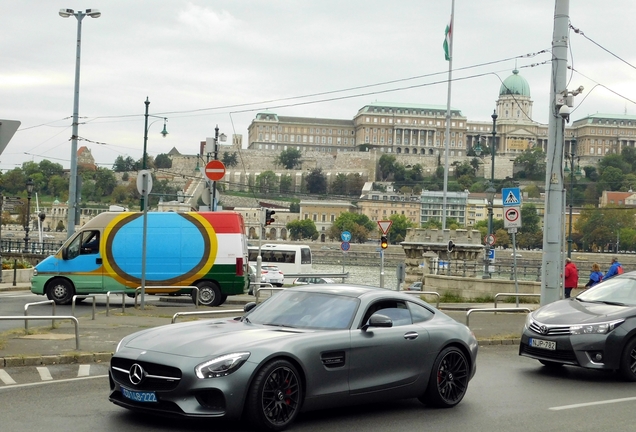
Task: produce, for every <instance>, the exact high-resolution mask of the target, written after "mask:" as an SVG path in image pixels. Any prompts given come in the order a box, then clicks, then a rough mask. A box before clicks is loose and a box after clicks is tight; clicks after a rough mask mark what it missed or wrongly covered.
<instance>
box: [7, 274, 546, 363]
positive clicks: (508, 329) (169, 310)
mask: <svg viewBox="0 0 636 432" xmlns="http://www.w3.org/2000/svg"><path fill="white" fill-rule="evenodd" d="M28 288H29V287H28V285H25V284H18V286H16V287H13V286H11V284H0V291H7V290H9V291H13V290H28ZM250 301H254V296H250V295H247V294H245V295H239V296H231V297H229V298H228V299H227V302H226V303H225V304H224V305H223V306H220V307H217V308H206V307H199V308H198V309H196V308H195V307H194V305H193V304H192V302H191V300H190V298H189V297H187V298H186V297H162V298H161V302H160V303H161V305H160V306H155V305H154V304H147V305H146V307H145V309H144V310H140V309H135V308H134V307H133V306H132V304H130V303H127V305H126V309H125V313H124V314H122V310H121V303H120V299H117V298H115V299H113V303H112V304H111V310H110V313H109V316H106V311H105V308H104V307H103V306H100V307H98V308H97V312H96V315H95V320H92V319H91V317H92V303H91V302H90V301H88V300H87V301H85V302H83V303H82V304H81V305H77V306H76V309H75V316H76V317H77V318H78V320H79V341H80V347H79V350H77V349H76V339H75V326H74V324H73V323H72V321H70V320H66V321H57V322H56V323H55V328H53V329H52V328H51V323H50V321H30V322H29V330H30V333H31V334H29V335H25V334H24V330H23V329H24V328H23V327H21V326H22V322H19V324H20V325H19V326H17V327H18V328H20V329H22V330H12V331H8V332H5V333H4V334H2V335H0V367H10V366H27V365H40V364H66V363H91V362H108V361H109V360H110V357H111V356H112V353H113V352H114V351H115V348H116V346H117V344H118V343H119V341H120V340H121V339H122V338H123V337H125V336H127V335H129V334H131V333H134V332H136V331H138V330H141V329H144V328H148V327H156V326H160V325H170V324H171V322H172V318H173V316H174V314H176V313H177V312H197V311H198V312H210V311H219V312H220V311H228V312H227V313H223V314H218V315H203V316H202V317H201V318H216V317H228V316H229V317H233V316H239V315H241V314H242V308H243V305H245V304H246V303H248V302H250ZM170 303H174V306H173V305H171V304H170ZM514 306H515V305H514V304H508V303H500V304H499V305H498V308H509V307H514ZM519 306H520V307H528V308H530V309H531V310H534V309H536V308H537V307H538V306H539V305H538V304H531V305H524V304H520V305H519ZM492 307H494V305H493V304H492V303H491V304H478V303H449V304H440V309H441V310H442V311H443V312H444V313H446V314H447V315H449V316H450V317H452V318H453V319H455V320H457V321H459V322H461V323H464V324H465V323H466V313H467V311H468V310H469V309H482V308H492ZM232 311H234V312H232ZM188 319H192V318H191V317H179V318H177V322H180V321H184V320H188ZM525 319H526V313H524V312H520V313H503V312H500V313H497V314H496V315H495V314H494V313H492V312H484V313H471V315H470V328H471V330H472V331H473V332H474V334H475V336H476V337H477V339H478V340H479V344H480V345H493V344H509V345H513V344H518V343H519V338H520V335H521V331H522V329H523V324H524V322H525Z"/></svg>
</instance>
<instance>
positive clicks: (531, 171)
mask: <svg viewBox="0 0 636 432" xmlns="http://www.w3.org/2000/svg"><path fill="white" fill-rule="evenodd" d="M515 165H521V166H522V167H523V176H521V173H520V174H519V175H520V176H521V177H526V178H529V179H533V180H541V179H545V153H543V151H542V150H541V148H539V147H534V148H531V149H527V150H525V151H524V152H523V153H522V154H521V155H519V156H517V158H516V159H515Z"/></svg>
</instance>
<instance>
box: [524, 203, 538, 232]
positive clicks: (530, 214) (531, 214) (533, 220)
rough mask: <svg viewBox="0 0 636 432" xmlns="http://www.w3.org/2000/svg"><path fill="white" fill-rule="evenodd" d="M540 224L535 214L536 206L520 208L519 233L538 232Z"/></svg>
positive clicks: (528, 205)
mask: <svg viewBox="0 0 636 432" xmlns="http://www.w3.org/2000/svg"><path fill="white" fill-rule="evenodd" d="M540 222H541V218H540V217H539V213H538V212H537V206H535V205H534V204H529V203H528V204H524V205H522V206H521V228H519V232H527V233H535V232H540V231H541V228H540V227H539V223H540Z"/></svg>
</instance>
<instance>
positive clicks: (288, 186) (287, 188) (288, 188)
mask: <svg viewBox="0 0 636 432" xmlns="http://www.w3.org/2000/svg"><path fill="white" fill-rule="evenodd" d="M279 186H280V193H283V194H288V193H290V192H293V190H292V187H293V181H292V176H290V175H289V174H284V175H282V176H280V181H279Z"/></svg>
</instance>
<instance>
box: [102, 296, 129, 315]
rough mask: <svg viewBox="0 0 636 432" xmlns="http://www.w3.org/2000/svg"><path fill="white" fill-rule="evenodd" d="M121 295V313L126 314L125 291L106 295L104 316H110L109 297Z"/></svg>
mask: <svg viewBox="0 0 636 432" xmlns="http://www.w3.org/2000/svg"><path fill="white" fill-rule="evenodd" d="M111 294H114V295H119V294H121V313H123V314H125V313H126V291H108V292H107V293H106V316H109V315H110V295H111Z"/></svg>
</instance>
